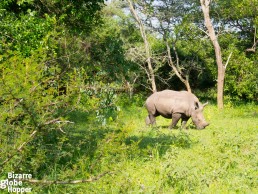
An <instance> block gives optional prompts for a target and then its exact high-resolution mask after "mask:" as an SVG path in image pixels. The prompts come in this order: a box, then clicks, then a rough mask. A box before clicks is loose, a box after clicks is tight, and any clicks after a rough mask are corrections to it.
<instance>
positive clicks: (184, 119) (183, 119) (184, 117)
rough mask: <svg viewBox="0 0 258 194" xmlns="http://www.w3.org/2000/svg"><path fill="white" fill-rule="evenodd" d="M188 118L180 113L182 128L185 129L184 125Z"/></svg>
mask: <svg viewBox="0 0 258 194" xmlns="http://www.w3.org/2000/svg"><path fill="white" fill-rule="evenodd" d="M188 119H189V117H187V116H184V115H182V123H181V128H182V129H185V125H186V123H187V121H188Z"/></svg>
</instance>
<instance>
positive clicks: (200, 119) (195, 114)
mask: <svg viewBox="0 0 258 194" xmlns="http://www.w3.org/2000/svg"><path fill="white" fill-rule="evenodd" d="M207 104H208V102H206V103H204V104H201V103H200V102H195V107H194V110H192V115H191V116H192V120H193V123H194V124H195V126H196V127H197V129H204V128H205V127H207V126H208V125H209V123H207V122H206V121H205V118H204V116H203V109H204V107H205V106H206V105H207Z"/></svg>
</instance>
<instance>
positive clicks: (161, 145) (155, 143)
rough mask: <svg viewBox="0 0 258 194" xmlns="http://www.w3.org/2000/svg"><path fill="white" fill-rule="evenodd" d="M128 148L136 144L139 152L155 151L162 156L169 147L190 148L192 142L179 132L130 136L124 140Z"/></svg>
mask: <svg viewBox="0 0 258 194" xmlns="http://www.w3.org/2000/svg"><path fill="white" fill-rule="evenodd" d="M125 143H126V144H127V145H128V146H130V145H134V144H137V146H138V148H139V149H140V150H142V151H143V150H150V149H154V148H155V149H157V151H158V152H159V155H164V154H165V153H166V152H167V150H168V149H169V148H170V147H171V146H176V147H180V148H184V149H187V148H190V147H191V145H192V143H193V142H192V140H191V138H190V137H189V134H187V133H185V132H183V131H180V132H179V133H178V134H163V133H162V134H156V135H155V134H154V135H153V134H147V135H143V136H131V137H128V138H127V139H126V140H125Z"/></svg>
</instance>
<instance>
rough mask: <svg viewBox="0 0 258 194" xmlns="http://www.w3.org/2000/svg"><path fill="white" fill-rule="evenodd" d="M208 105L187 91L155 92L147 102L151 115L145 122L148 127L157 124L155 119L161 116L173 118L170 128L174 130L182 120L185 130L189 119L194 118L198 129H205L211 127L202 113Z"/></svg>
mask: <svg viewBox="0 0 258 194" xmlns="http://www.w3.org/2000/svg"><path fill="white" fill-rule="evenodd" d="M207 104H208V103H205V104H201V103H200V102H199V100H198V98H197V97H196V96H195V95H194V94H192V93H190V92H187V91H180V92H178V91H173V90H163V91H160V92H155V93H153V94H152V95H151V96H149V97H148V98H147V100H146V108H147V110H148V114H149V115H148V116H147V118H146V120H145V122H146V124H147V125H149V124H151V125H154V124H156V118H155V117H157V116H159V115H161V116H163V117H165V118H168V119H170V118H172V123H171V125H170V126H169V128H170V129H172V128H173V127H175V126H176V124H177V122H178V121H179V119H180V118H181V119H182V128H184V127H185V124H186V122H187V121H188V119H189V118H190V117H192V120H193V123H194V124H195V125H196V127H197V129H204V128H205V127H206V126H208V125H209V123H207V122H206V121H205V119H204V116H203V113H202V111H203V108H204V107H205V106H206V105H207Z"/></svg>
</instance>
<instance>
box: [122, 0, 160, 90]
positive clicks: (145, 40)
mask: <svg viewBox="0 0 258 194" xmlns="http://www.w3.org/2000/svg"><path fill="white" fill-rule="evenodd" d="M127 2H128V4H129V8H130V11H131V13H132V15H133V17H134V19H135V20H136V22H137V23H138V25H139V28H140V31H141V36H142V38H143V41H144V46H145V52H146V57H147V64H148V72H149V75H150V76H149V77H150V82H151V86H152V92H153V93H154V92H157V87H156V82H155V73H154V70H153V67H152V64H151V52H150V46H149V42H148V39H147V36H146V33H145V29H144V26H143V24H142V21H141V19H140V18H139V16H138V14H137V13H136V11H135V9H134V6H133V3H132V1H131V0H127Z"/></svg>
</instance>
